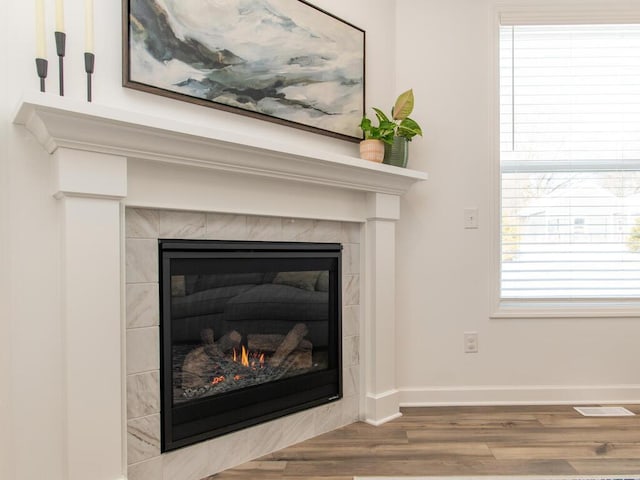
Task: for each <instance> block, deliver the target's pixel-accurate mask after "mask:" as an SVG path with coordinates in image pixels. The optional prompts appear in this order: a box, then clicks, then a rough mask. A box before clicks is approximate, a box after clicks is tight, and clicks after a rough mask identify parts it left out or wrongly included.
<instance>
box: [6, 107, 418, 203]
mask: <svg viewBox="0 0 640 480" xmlns="http://www.w3.org/2000/svg"><path fill="white" fill-rule="evenodd" d="M14 123H16V124H19V125H24V126H25V127H26V128H27V129H28V130H29V131H30V132H31V133H32V134H33V135H34V136H35V137H36V138H37V140H38V142H39V143H40V144H41V145H42V146H43V148H44V149H45V150H46V151H47V152H49V153H50V154H53V153H54V152H55V151H56V150H57V149H58V148H60V147H62V148H70V149H75V150H84V151H91V152H96V153H103V154H110V155H117V156H120V157H126V158H139V159H145V160H152V161H157V162H162V163H169V164H179V165H186V166H194V167H200V168H208V169H212V170H221V171H226V172H233V173H239V174H248V175H256V176H262V177H271V178H279V179H286V180H290V181H295V182H303V183H314V184H321V185H327V186H331V187H337V188H345V189H350V190H359V191H366V192H373V193H387V194H393V195H403V194H404V193H406V192H407V191H408V190H409V188H410V187H411V186H412V185H413V184H414V183H416V182H419V181H424V180H426V179H427V178H428V176H427V174H426V173H424V172H419V171H415V170H409V169H404V168H398V167H393V166H390V165H384V164H377V163H372V162H368V161H365V160H361V159H359V158H356V157H350V156H347V155H340V154H334V153H328V152H317V151H315V150H313V151H312V150H311V149H308V148H304V147H300V146H296V145H286V144H279V143H276V142H272V141H270V140H267V139H264V138H259V137H255V136H249V135H244V134H240V133H237V132H225V131H222V130H218V129H214V128H210V127H207V126H202V125H196V124H189V123H184V122H179V121H175V120H174V119H171V118H166V117H157V116H149V115H144V114H140V113H137V112H130V111H125V110H120V109H115V108H109V107H105V106H102V105H94V104H83V103H76V102H72V101H69V100H67V99H60V98H58V97H53V96H50V95H46V94H34V95H31V96H30V97H28V98H27V97H25V98H24V99H23V100H22V101H21V102H20V103H19V105H18V108H17V110H16V113H15V115H14Z"/></svg>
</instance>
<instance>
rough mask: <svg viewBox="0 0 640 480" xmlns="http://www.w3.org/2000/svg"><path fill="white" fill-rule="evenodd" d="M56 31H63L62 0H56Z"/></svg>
mask: <svg viewBox="0 0 640 480" xmlns="http://www.w3.org/2000/svg"><path fill="white" fill-rule="evenodd" d="M56 32H64V0H56Z"/></svg>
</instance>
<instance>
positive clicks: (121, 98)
mask: <svg viewBox="0 0 640 480" xmlns="http://www.w3.org/2000/svg"><path fill="white" fill-rule="evenodd" d="M45 3H46V6H47V32H48V37H47V42H48V57H49V77H48V79H47V94H46V95H57V58H56V57H55V45H54V42H53V23H54V20H53V19H54V15H53V12H54V4H55V2H54V1H53V0H45ZM312 3H314V4H316V5H317V6H319V7H320V8H323V9H325V10H327V11H329V12H332V13H333V14H335V15H337V16H339V17H341V18H343V19H345V20H347V21H349V22H351V23H353V24H355V25H357V26H359V27H361V28H363V29H365V30H366V31H367V50H368V52H376V54H375V55H371V54H370V55H369V57H368V59H367V65H366V67H367V72H366V73H367V85H366V87H367V91H366V95H367V102H368V104H375V105H377V104H381V103H389V102H390V101H391V99H392V97H393V91H392V89H391V88H390V86H391V85H392V84H393V82H394V71H393V58H394V43H393V38H394V37H395V34H394V20H393V13H394V7H393V5H394V2H393V0H375V1H372V0H352V1H349V2H345V1H340V0H316V1H313V2H312ZM65 5H66V19H65V20H66V31H67V35H68V36H67V55H66V57H65V74H66V85H65V86H66V96H67V97H68V98H69V99H71V100H74V101H78V102H81V101H84V98H85V83H84V82H85V76H84V65H83V60H82V54H83V50H84V49H83V38H84V37H83V35H84V33H83V18H84V14H83V2H81V1H77V0H65ZM33 9H34V2H4V1H0V18H3V19H8V20H7V21H6V22H5V23H6V28H5V29H3V30H2V36H1V37H0V39H2V40H5V41H3V42H2V44H1V45H2V46H0V52H1V53H0V59H2V60H3V63H2V64H3V66H4V67H5V69H3V75H0V92H2V94H1V95H0V119H1V124H0V152H1V153H0V155H1V156H0V181H1V183H0V201H1V208H0V224H1V225H2V227H0V228H2V230H1V232H0V233H6V232H10V235H6V236H5V235H2V239H3V243H2V248H1V249H0V262H1V268H0V271H1V272H2V275H0V278H2V280H0V281H1V282H2V284H0V295H1V297H0V300H1V301H0V309H2V310H1V311H0V321H1V322H2V323H3V324H4V323H8V324H9V327H10V329H9V330H3V334H2V335H0V365H1V366H0V385H2V388H0V412H1V413H0V424H2V431H3V435H2V436H0V438H1V440H0V442H3V443H0V451H1V452H2V455H6V457H7V458H8V459H11V462H10V465H7V467H6V468H5V467H4V466H2V465H3V463H0V466H1V467H0V468H1V469H0V478H7V479H12V480H13V479H16V480H22V479H25V480H26V479H29V480H32V479H36V478H47V479H48V480H61V479H63V478H65V477H66V472H65V471H64V469H65V466H64V465H65V460H64V459H65V455H66V453H65V444H64V437H65V429H66V426H65V425H66V421H65V412H64V405H65V399H64V398H63V395H64V394H63V392H64V389H63V385H64V381H65V379H64V378H63V375H62V373H61V372H63V371H64V370H65V369H64V368H63V351H64V344H63V341H62V338H63V335H62V322H61V317H60V311H61V305H60V292H59V287H58V285H59V280H60V278H61V272H60V257H59V255H60V250H61V244H60V240H59V235H60V233H59V232H58V230H57V228H58V227H57V221H56V218H57V215H58V214H59V211H58V205H57V202H56V200H55V199H54V198H53V197H52V196H51V192H52V185H51V181H50V180H51V161H50V159H49V157H48V155H46V154H45V152H44V151H43V150H42V148H41V147H40V145H39V144H37V142H36V141H35V139H34V138H33V137H32V136H31V134H29V133H28V132H27V131H26V130H25V129H24V128H23V127H18V126H15V125H13V124H11V123H10V122H11V119H12V116H13V111H14V109H15V108H16V106H17V104H18V101H19V98H20V97H21V95H22V94H23V93H24V92H37V90H38V87H39V84H38V78H37V76H36V73H35V64H34V52H35V47H34V45H35V34H34V28H33V27H34V23H35V22H34V10H33ZM5 10H6V12H5ZM365 12H366V13H365ZM95 18H96V38H95V50H96V71H95V75H94V103H95V104H97V105H109V106H112V107H116V108H121V109H130V110H132V111H139V112H145V113H147V114H153V113H159V114H162V115H164V116H167V115H172V116H174V117H175V118H176V119H178V120H180V121H184V122H203V123H209V124H218V125H219V128H221V129H229V130H238V129H239V130H242V131H244V132H248V133H249V134H251V135H254V136H265V137H271V136H275V137H277V140H278V141H279V142H290V143H293V144H304V145H306V146H313V145H315V146H317V147H319V148H323V149H326V150H330V151H333V152H338V153H346V154H350V155H353V156H357V144H355V143H350V142H344V141H340V140H336V139H331V138H329V137H326V136H322V135H317V134H312V133H308V132H303V131H301V130H297V129H292V128H288V127H283V126H280V125H275V124H271V123H268V122H264V121H260V120H255V119H250V118H246V117H243V116H240V115H235V114H231V113H226V112H221V111H217V110H214V109H208V108H204V107H200V106H195V105H190V104H187V103H182V102H178V101H174V100H170V99H166V98H162V97H159V96H155V95H149V94H145V93H142V92H136V91H133V90H129V89H124V88H122V87H121V82H122V80H121V77H122V67H121V21H122V19H121V2H119V1H96V2H95ZM5 92H6V95H5ZM5 137H6V138H5ZM7 332H8V333H7ZM87 341H89V342H90V341H96V339H87ZM5 385H8V388H5ZM7 404H9V405H8V406H7ZM5 421H7V422H9V421H10V423H11V425H12V428H9V427H7V428H6V429H5V425H4V423H5ZM11 425H10V427H11ZM7 432H9V433H13V437H11V435H8V434H7ZM6 441H8V443H9V445H4V442H6ZM2 458H3V457H0V459H2ZM36 460H37V461H36Z"/></svg>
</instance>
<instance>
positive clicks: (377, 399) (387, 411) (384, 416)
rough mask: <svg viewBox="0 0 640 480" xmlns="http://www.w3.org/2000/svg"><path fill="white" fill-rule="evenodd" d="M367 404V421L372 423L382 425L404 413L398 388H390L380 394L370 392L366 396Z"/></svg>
mask: <svg viewBox="0 0 640 480" xmlns="http://www.w3.org/2000/svg"><path fill="white" fill-rule="evenodd" d="M365 404H366V410H365V422H367V423H369V424H371V425H376V426H378V425H382V424H383V423H386V422H389V421H391V420H393V419H394V418H398V417H399V416H400V415H402V414H401V413H400V392H399V391H398V390H388V391H386V392H382V393H378V394H373V393H369V394H367V395H366V397H365Z"/></svg>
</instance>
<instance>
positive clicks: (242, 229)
mask: <svg viewBox="0 0 640 480" xmlns="http://www.w3.org/2000/svg"><path fill="white" fill-rule="evenodd" d="M206 222H207V227H206V238H208V239H211V240H247V239H248V229H247V217H246V215H228V214H225V213H207V216H206Z"/></svg>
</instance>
